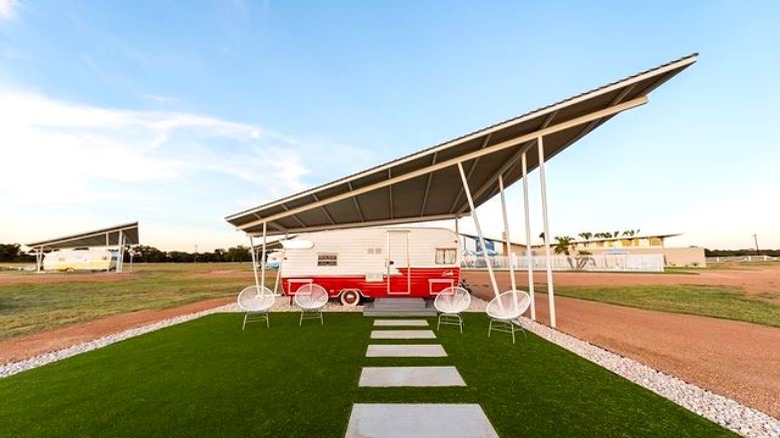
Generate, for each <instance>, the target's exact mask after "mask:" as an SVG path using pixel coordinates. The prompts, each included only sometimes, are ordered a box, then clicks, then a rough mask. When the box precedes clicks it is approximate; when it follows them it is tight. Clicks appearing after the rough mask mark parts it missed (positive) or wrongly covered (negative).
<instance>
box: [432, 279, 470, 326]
mask: <svg viewBox="0 0 780 438" xmlns="http://www.w3.org/2000/svg"><path fill="white" fill-rule="evenodd" d="M469 304H471V295H470V294H469V291H467V290H466V289H464V288H462V287H457V286H451V287H448V288H446V289H444V290H442V291H441V292H439V294H438V295H436V299H434V300H433V307H435V308H436V310H437V311H438V312H439V320H438V322H437V324H436V330H439V327H441V325H442V324H445V325H457V326H458V327H459V328H460V332H461V333H463V317H462V316H461V315H460V313H461V312H463V311H464V310H466V309H468V307H469Z"/></svg>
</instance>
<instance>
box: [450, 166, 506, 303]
mask: <svg viewBox="0 0 780 438" xmlns="http://www.w3.org/2000/svg"><path fill="white" fill-rule="evenodd" d="M458 170H459V171H460V178H461V179H462V180H463V191H465V192H466V198H467V199H468V200H469V207H470V208H471V214H472V215H473V216H474V226H475V227H476V228H477V235H478V236H479V242H480V245H482V255H483V256H484V257H485V263H486V264H487V268H488V275H489V276H490V285H491V286H493V293H494V294H495V295H496V296H499V295H500V292H499V291H498V283H496V274H495V273H494V272H493V265H492V264H491V263H490V257H488V254H487V245H486V244H485V238H484V237H483V235H482V227H480V226H479V218H478V217H477V209H476V208H475V207H474V199H472V197H471V189H469V182H468V180H466V172H464V171H463V163H458ZM498 305H499V306H500V307H502V308H503V307H504V306H503V304H502V303H501V300H499V301H498Z"/></svg>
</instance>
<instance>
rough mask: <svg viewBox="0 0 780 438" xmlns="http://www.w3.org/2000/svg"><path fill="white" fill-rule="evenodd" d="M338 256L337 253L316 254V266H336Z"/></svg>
mask: <svg viewBox="0 0 780 438" xmlns="http://www.w3.org/2000/svg"><path fill="white" fill-rule="evenodd" d="M338 257H339V256H338V254H317V266H336V265H338Z"/></svg>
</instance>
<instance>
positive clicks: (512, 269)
mask: <svg viewBox="0 0 780 438" xmlns="http://www.w3.org/2000/svg"><path fill="white" fill-rule="evenodd" d="M498 190H499V193H501V212H502V213H503V216H504V238H505V239H506V252H507V254H506V255H507V259H508V260H509V279H510V281H511V282H512V294H513V297H514V300H515V305H517V281H515V267H514V260H512V239H511V238H510V237H509V217H508V216H507V214H506V197H505V196H504V176H503V175H498Z"/></svg>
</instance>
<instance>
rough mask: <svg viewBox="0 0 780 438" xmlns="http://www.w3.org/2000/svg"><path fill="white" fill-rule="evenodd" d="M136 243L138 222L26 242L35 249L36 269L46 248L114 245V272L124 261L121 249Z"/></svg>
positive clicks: (39, 265)
mask: <svg viewBox="0 0 780 438" xmlns="http://www.w3.org/2000/svg"><path fill="white" fill-rule="evenodd" d="M138 244H139V239H138V222H131V223H127V224H122V225H116V226H113V227H109V228H102V229H99V230H94V231H87V232H84V233H79V234H73V235H70V236H65V237H58V238H56V239H49V240H42V241H40V242H33V243H28V244H26V246H28V247H30V248H33V249H34V250H35V256H36V257H35V260H36V264H37V269H38V271H40V270H41V265H42V264H43V254H44V251H46V250H54V249H71V248H84V247H90V248H91V247H116V248H118V250H119V252H118V253H117V261H116V272H122V265H123V263H124V251H123V250H122V249H123V248H124V247H125V246H127V245H131V246H133V245H138Z"/></svg>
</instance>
